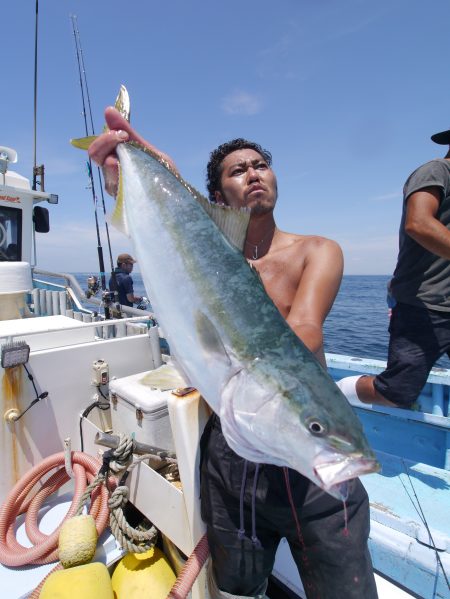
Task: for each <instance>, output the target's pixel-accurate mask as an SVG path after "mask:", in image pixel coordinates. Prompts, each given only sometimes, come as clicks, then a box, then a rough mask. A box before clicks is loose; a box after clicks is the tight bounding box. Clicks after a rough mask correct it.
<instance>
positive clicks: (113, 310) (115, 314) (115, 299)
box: [102, 290, 122, 318]
mask: <svg viewBox="0 0 450 599" xmlns="http://www.w3.org/2000/svg"><path fill="white" fill-rule="evenodd" d="M102 304H103V307H104V308H105V312H106V311H108V312H109V313H110V318H122V310H121V307H120V302H119V294H118V293H117V291H108V290H105V291H103V292H102Z"/></svg>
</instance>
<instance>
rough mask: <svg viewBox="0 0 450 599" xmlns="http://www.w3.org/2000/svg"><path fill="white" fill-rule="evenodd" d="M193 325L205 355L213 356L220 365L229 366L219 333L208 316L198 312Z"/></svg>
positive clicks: (229, 361) (227, 356)
mask: <svg viewBox="0 0 450 599" xmlns="http://www.w3.org/2000/svg"><path fill="white" fill-rule="evenodd" d="M195 325H196V330H197V333H198V336H199V337H200V342H201V346H202V348H203V349H204V350H205V351H206V353H207V354H213V355H214V356H215V357H216V358H218V359H219V360H220V361H221V362H222V363H224V364H226V365H230V364H231V360H230V356H229V355H228V352H227V350H226V349H225V346H224V344H223V342H222V339H221V337H220V334H219V332H218V331H217V329H216V327H215V326H214V325H213V323H212V322H211V320H210V319H209V318H208V316H207V315H206V314H205V313H204V312H201V311H200V310H199V311H198V312H197V313H196V315H195Z"/></svg>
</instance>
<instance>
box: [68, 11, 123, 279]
mask: <svg viewBox="0 0 450 599" xmlns="http://www.w3.org/2000/svg"><path fill="white" fill-rule="evenodd" d="M71 19H72V25H73V27H74V30H75V31H76V40H77V42H78V48H79V51H80V63H81V69H82V71H83V79H84V87H85V89H86V99H87V105H88V110H89V120H90V123H91V134H92V135H95V128H94V119H93V117H92V108H91V98H90V95H89V86H88V82H87V75H86V69H85V66H84V57H83V48H82V46H81V37H80V32H79V31H78V23H77V16H76V15H72V16H71ZM97 175H98V183H99V186H100V197H101V199H102V208H103V217H104V219H105V231H106V238H107V242H108V251H109V260H110V264H111V272H113V271H114V262H113V257H112V250H111V238H110V236H109V227H108V222H107V220H106V205H105V194H104V193H103V180H102V175H101V170H100V168H99V167H97Z"/></svg>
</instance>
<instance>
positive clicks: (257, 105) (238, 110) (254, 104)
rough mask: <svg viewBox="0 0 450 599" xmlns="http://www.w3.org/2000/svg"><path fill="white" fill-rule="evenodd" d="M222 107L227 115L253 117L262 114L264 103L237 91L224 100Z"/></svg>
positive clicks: (255, 97)
mask: <svg viewBox="0 0 450 599" xmlns="http://www.w3.org/2000/svg"><path fill="white" fill-rule="evenodd" d="M221 107H222V109H223V110H224V111H225V112H226V113H227V114H232V115H247V116H252V115H254V114H258V112H261V110H262V102H261V100H260V99H259V98H258V97H257V96H255V95H253V94H250V93H248V92H246V91H242V90H236V91H234V92H233V93H232V94H230V95H228V96H226V97H225V98H223V100H222V102H221Z"/></svg>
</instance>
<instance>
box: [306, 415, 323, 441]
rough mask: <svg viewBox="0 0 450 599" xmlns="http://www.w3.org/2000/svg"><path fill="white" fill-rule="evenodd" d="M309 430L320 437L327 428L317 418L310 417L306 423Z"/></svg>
mask: <svg viewBox="0 0 450 599" xmlns="http://www.w3.org/2000/svg"><path fill="white" fill-rule="evenodd" d="M306 426H307V427H308V430H309V432H310V433H311V434H312V435H315V436H316V437H322V436H323V435H325V434H326V433H327V428H326V426H324V425H323V424H322V423H321V422H319V420H315V419H311V420H309V421H308V422H307V423H306Z"/></svg>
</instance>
